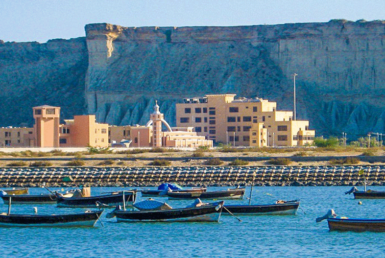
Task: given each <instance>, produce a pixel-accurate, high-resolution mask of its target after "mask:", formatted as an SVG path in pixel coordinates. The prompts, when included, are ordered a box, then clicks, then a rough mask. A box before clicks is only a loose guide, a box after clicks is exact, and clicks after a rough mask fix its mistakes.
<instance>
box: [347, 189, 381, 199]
mask: <svg viewBox="0 0 385 258" xmlns="http://www.w3.org/2000/svg"><path fill="white" fill-rule="evenodd" d="M345 194H353V195H354V199H385V192H384V191H374V190H366V189H365V190H364V191H359V190H358V189H357V187H352V189H350V190H349V191H347V192H345Z"/></svg>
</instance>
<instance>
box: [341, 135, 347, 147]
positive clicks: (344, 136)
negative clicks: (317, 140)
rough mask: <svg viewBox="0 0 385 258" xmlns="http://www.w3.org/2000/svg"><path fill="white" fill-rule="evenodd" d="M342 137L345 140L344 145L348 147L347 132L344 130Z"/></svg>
mask: <svg viewBox="0 0 385 258" xmlns="http://www.w3.org/2000/svg"><path fill="white" fill-rule="evenodd" d="M342 138H343V140H344V146H345V148H346V133H345V132H342Z"/></svg>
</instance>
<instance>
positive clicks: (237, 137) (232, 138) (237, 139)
mask: <svg viewBox="0 0 385 258" xmlns="http://www.w3.org/2000/svg"><path fill="white" fill-rule="evenodd" d="M234 139H235V141H236V142H237V141H239V136H235V138H234V136H230V137H229V141H231V142H233V141H234Z"/></svg>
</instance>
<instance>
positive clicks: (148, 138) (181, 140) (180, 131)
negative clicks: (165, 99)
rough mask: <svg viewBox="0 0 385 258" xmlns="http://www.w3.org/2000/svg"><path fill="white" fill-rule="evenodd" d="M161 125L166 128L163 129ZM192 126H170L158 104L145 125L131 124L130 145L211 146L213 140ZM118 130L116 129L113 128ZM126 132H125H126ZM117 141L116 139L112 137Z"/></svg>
mask: <svg viewBox="0 0 385 258" xmlns="http://www.w3.org/2000/svg"><path fill="white" fill-rule="evenodd" d="M163 127H164V128H165V129H166V130H165V131H163ZM193 129H194V128H193V127H170V125H169V124H168V123H167V122H166V121H165V120H164V115H163V114H162V113H160V111H159V106H158V104H156V105H155V107H154V112H153V113H152V114H151V115H150V120H149V121H148V122H147V124H146V125H145V126H139V125H136V126H131V127H130V132H129V135H130V140H131V145H130V146H131V147H188V148H196V147H199V146H207V147H212V146H213V141H211V140H207V139H206V138H205V137H204V136H200V135H198V134H197V133H196V132H194V130H193ZM113 130H115V131H118V129H113ZM126 134H127V133H126ZM111 140H113V141H118V139H112V138H111Z"/></svg>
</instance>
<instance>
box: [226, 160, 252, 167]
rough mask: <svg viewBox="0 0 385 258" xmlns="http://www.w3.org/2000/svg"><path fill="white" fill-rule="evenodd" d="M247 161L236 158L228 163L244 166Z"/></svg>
mask: <svg viewBox="0 0 385 258" xmlns="http://www.w3.org/2000/svg"><path fill="white" fill-rule="evenodd" d="M248 164H249V162H248V161H246V160H241V159H236V160H233V161H231V162H230V163H229V165H230V166H246V165H248Z"/></svg>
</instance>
